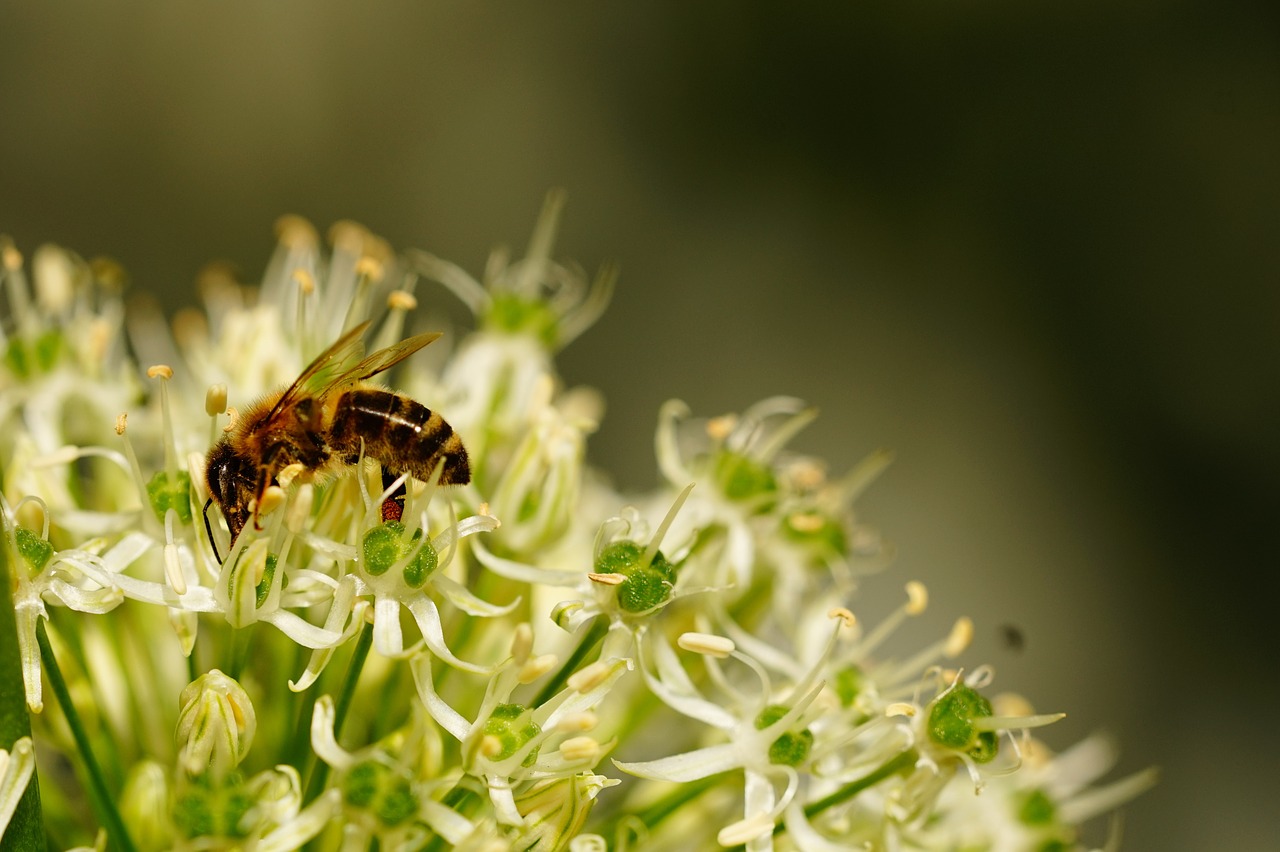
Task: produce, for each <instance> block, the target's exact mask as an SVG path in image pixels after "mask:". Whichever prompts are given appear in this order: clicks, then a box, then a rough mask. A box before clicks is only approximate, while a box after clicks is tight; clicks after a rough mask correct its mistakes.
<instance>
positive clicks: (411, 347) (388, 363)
mask: <svg viewBox="0 0 1280 852" xmlns="http://www.w3.org/2000/svg"><path fill="white" fill-rule="evenodd" d="M439 337H440V332H438V331H429V332H427V333H426V334H416V335H414V336H413V337H410V338H408V339H406V340H401V341H400V342H399V343H393V344H392V345H390V346H388V347H387V348H386V349H379V350H378V351H377V352H374V353H373V354H372V355H370V356H368V357H367V358H365V359H364V360H363V361H361V362H360V363H359V364H356V365H355V366H354V367H352V368H351V369H350V370H346V371H344V372H343V373H342V375H340V376H338V377H337V378H336V379H335V380H334V381H333V382H332V383H331V384H329V385H328V386H327V387H326V388H325V389H324V390H323V391H322V392H321V393H322V394H325V393H328V392H329V391H330V390H332V389H333V388H335V387H337V386H338V385H341V384H347V383H352V384H354V383H355V382H361V381H364V380H365V379H367V378H369V377H370V376H376V375H377V374H378V373H381V372H382V371H383V370H390V369H391V368H392V367H394V366H395V365H396V364H399V363H400V362H401V361H403V360H404V359H405V358H408V357H409V356H410V355H412V354H413V353H415V352H417V351H418V350H419V349H421V348H422V347H424V346H426V345H427V344H428V343H431V342H432V341H434V340H436V339H437V338H439Z"/></svg>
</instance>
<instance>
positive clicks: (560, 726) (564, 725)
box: [556, 710, 600, 733]
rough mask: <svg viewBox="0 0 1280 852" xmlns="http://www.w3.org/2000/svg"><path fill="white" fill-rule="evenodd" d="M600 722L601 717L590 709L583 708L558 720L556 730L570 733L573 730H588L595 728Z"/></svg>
mask: <svg viewBox="0 0 1280 852" xmlns="http://www.w3.org/2000/svg"><path fill="white" fill-rule="evenodd" d="M599 724H600V717H599V716H597V715H596V714H595V713H592V712H591V711H590V710H583V711H582V712H581V713H570V714H568V715H566V716H564V717H563V718H561V719H560V720H559V721H558V722H556V730H557V731H563V732H565V733H569V732H571V731H579V732H586V731H592V730H595V728H596V726H597V725H599Z"/></svg>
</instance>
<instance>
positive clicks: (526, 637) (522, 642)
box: [511, 621, 533, 663]
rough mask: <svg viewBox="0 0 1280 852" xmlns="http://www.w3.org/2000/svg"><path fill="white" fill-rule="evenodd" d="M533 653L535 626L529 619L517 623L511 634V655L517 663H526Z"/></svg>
mask: <svg viewBox="0 0 1280 852" xmlns="http://www.w3.org/2000/svg"><path fill="white" fill-rule="evenodd" d="M532 653H533V627H532V626H531V625H530V624H529V622H527V621H522V622H520V623H519V624H517V625H516V629H515V632H514V633H513V634H512V636H511V656H512V657H513V658H515V661H516V662H517V663H524V661H525V660H527V659H529V655H530V654H532Z"/></svg>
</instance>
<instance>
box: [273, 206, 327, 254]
mask: <svg viewBox="0 0 1280 852" xmlns="http://www.w3.org/2000/svg"><path fill="white" fill-rule="evenodd" d="M276 239H277V240H278V241H279V242H280V244H281V245H285V246H288V247H289V248H314V247H315V246H316V245H317V244H318V243H319V242H320V238H319V236H318V235H317V234H316V229H315V226H314V225H312V224H311V223H310V222H308V221H307V220H306V219H304V218H303V217H301V216H298V215H295V214H293V213H286V214H285V215H283V216H281V217H280V218H279V219H277V220H276Z"/></svg>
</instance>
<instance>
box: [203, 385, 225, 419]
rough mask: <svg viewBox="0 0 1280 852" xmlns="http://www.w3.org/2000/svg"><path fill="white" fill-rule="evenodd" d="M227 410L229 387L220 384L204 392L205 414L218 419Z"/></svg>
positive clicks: (210, 386)
mask: <svg viewBox="0 0 1280 852" xmlns="http://www.w3.org/2000/svg"><path fill="white" fill-rule="evenodd" d="M226 410H227V386H226V385H224V384H222V383H221V382H219V383H218V384H216V385H209V389H208V390H207V391H205V392H204V413H205V414H207V415H209V416H210V417H217V416H218V415H219V414H221V413H222V412H224V411H226Z"/></svg>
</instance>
